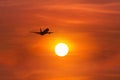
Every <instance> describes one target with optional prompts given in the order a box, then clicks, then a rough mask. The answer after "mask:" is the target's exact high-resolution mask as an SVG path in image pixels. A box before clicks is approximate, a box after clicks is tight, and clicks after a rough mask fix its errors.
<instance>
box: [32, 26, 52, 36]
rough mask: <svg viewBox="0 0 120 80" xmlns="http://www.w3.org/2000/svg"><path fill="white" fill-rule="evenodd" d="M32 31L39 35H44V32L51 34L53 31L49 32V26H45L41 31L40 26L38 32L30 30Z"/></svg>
mask: <svg viewBox="0 0 120 80" xmlns="http://www.w3.org/2000/svg"><path fill="white" fill-rule="evenodd" d="M32 33H36V34H40V35H45V34H51V33H53V32H49V28H46V29H45V30H43V31H42V29H41V28H40V32H32Z"/></svg>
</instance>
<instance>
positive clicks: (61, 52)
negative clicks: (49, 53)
mask: <svg viewBox="0 0 120 80" xmlns="http://www.w3.org/2000/svg"><path fill="white" fill-rule="evenodd" d="M68 51H69V49H68V46H67V44H65V43H58V44H57V45H56V46H55V53H56V55H57V56H60V57H63V56H66V55H67V54H68Z"/></svg>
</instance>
